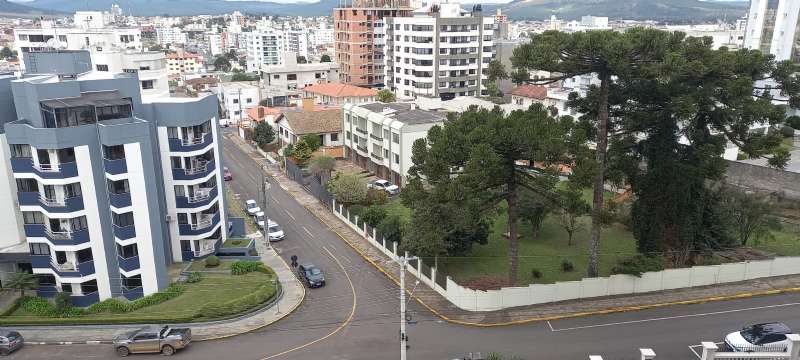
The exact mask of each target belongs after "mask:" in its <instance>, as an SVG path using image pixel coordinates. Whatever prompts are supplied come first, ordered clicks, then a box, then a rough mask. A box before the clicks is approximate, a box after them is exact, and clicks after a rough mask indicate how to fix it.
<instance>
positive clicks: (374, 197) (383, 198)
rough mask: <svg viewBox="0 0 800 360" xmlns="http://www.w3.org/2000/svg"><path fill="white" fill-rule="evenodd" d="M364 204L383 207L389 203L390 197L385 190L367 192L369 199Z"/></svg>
mask: <svg viewBox="0 0 800 360" xmlns="http://www.w3.org/2000/svg"><path fill="white" fill-rule="evenodd" d="M364 202H365V203H366V204H367V205H383V204H386V203H387V202H389V195H388V194H386V191H383V190H378V189H369V190H367V199H366V200H364Z"/></svg>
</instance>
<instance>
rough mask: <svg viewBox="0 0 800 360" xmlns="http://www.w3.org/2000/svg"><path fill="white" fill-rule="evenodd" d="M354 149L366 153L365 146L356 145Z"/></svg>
mask: <svg viewBox="0 0 800 360" xmlns="http://www.w3.org/2000/svg"><path fill="white" fill-rule="evenodd" d="M356 149H358V150H360V151H363V152H368V150H367V147H366V146H361V145H356Z"/></svg>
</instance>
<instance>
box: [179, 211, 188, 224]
mask: <svg viewBox="0 0 800 360" xmlns="http://www.w3.org/2000/svg"><path fill="white" fill-rule="evenodd" d="M188 223H189V216H188V215H186V213H178V224H179V225H186V224H188Z"/></svg>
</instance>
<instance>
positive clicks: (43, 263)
mask: <svg viewBox="0 0 800 360" xmlns="http://www.w3.org/2000/svg"><path fill="white" fill-rule="evenodd" d="M30 259H31V267H32V268H34V269H47V268H50V269H52V270H53V272H55V273H56V275H58V276H63V277H82V276H88V275H92V274H94V260H89V261H84V262H81V263H77V264H75V263H71V262H65V263H62V264H59V263H57V262H55V261H53V258H51V257H50V255H31V256H30Z"/></svg>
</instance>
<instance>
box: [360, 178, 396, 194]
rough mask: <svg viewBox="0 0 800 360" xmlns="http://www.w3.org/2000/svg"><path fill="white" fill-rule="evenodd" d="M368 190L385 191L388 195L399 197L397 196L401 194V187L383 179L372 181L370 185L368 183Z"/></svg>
mask: <svg viewBox="0 0 800 360" xmlns="http://www.w3.org/2000/svg"><path fill="white" fill-rule="evenodd" d="M367 188H368V189H378V190H383V191H386V193H387V194H389V195H397V194H399V193H400V187H399V186H397V185H394V184H392V183H390V182H388V181H386V180H383V179H378V180H372V181H370V182H369V183H367Z"/></svg>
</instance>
